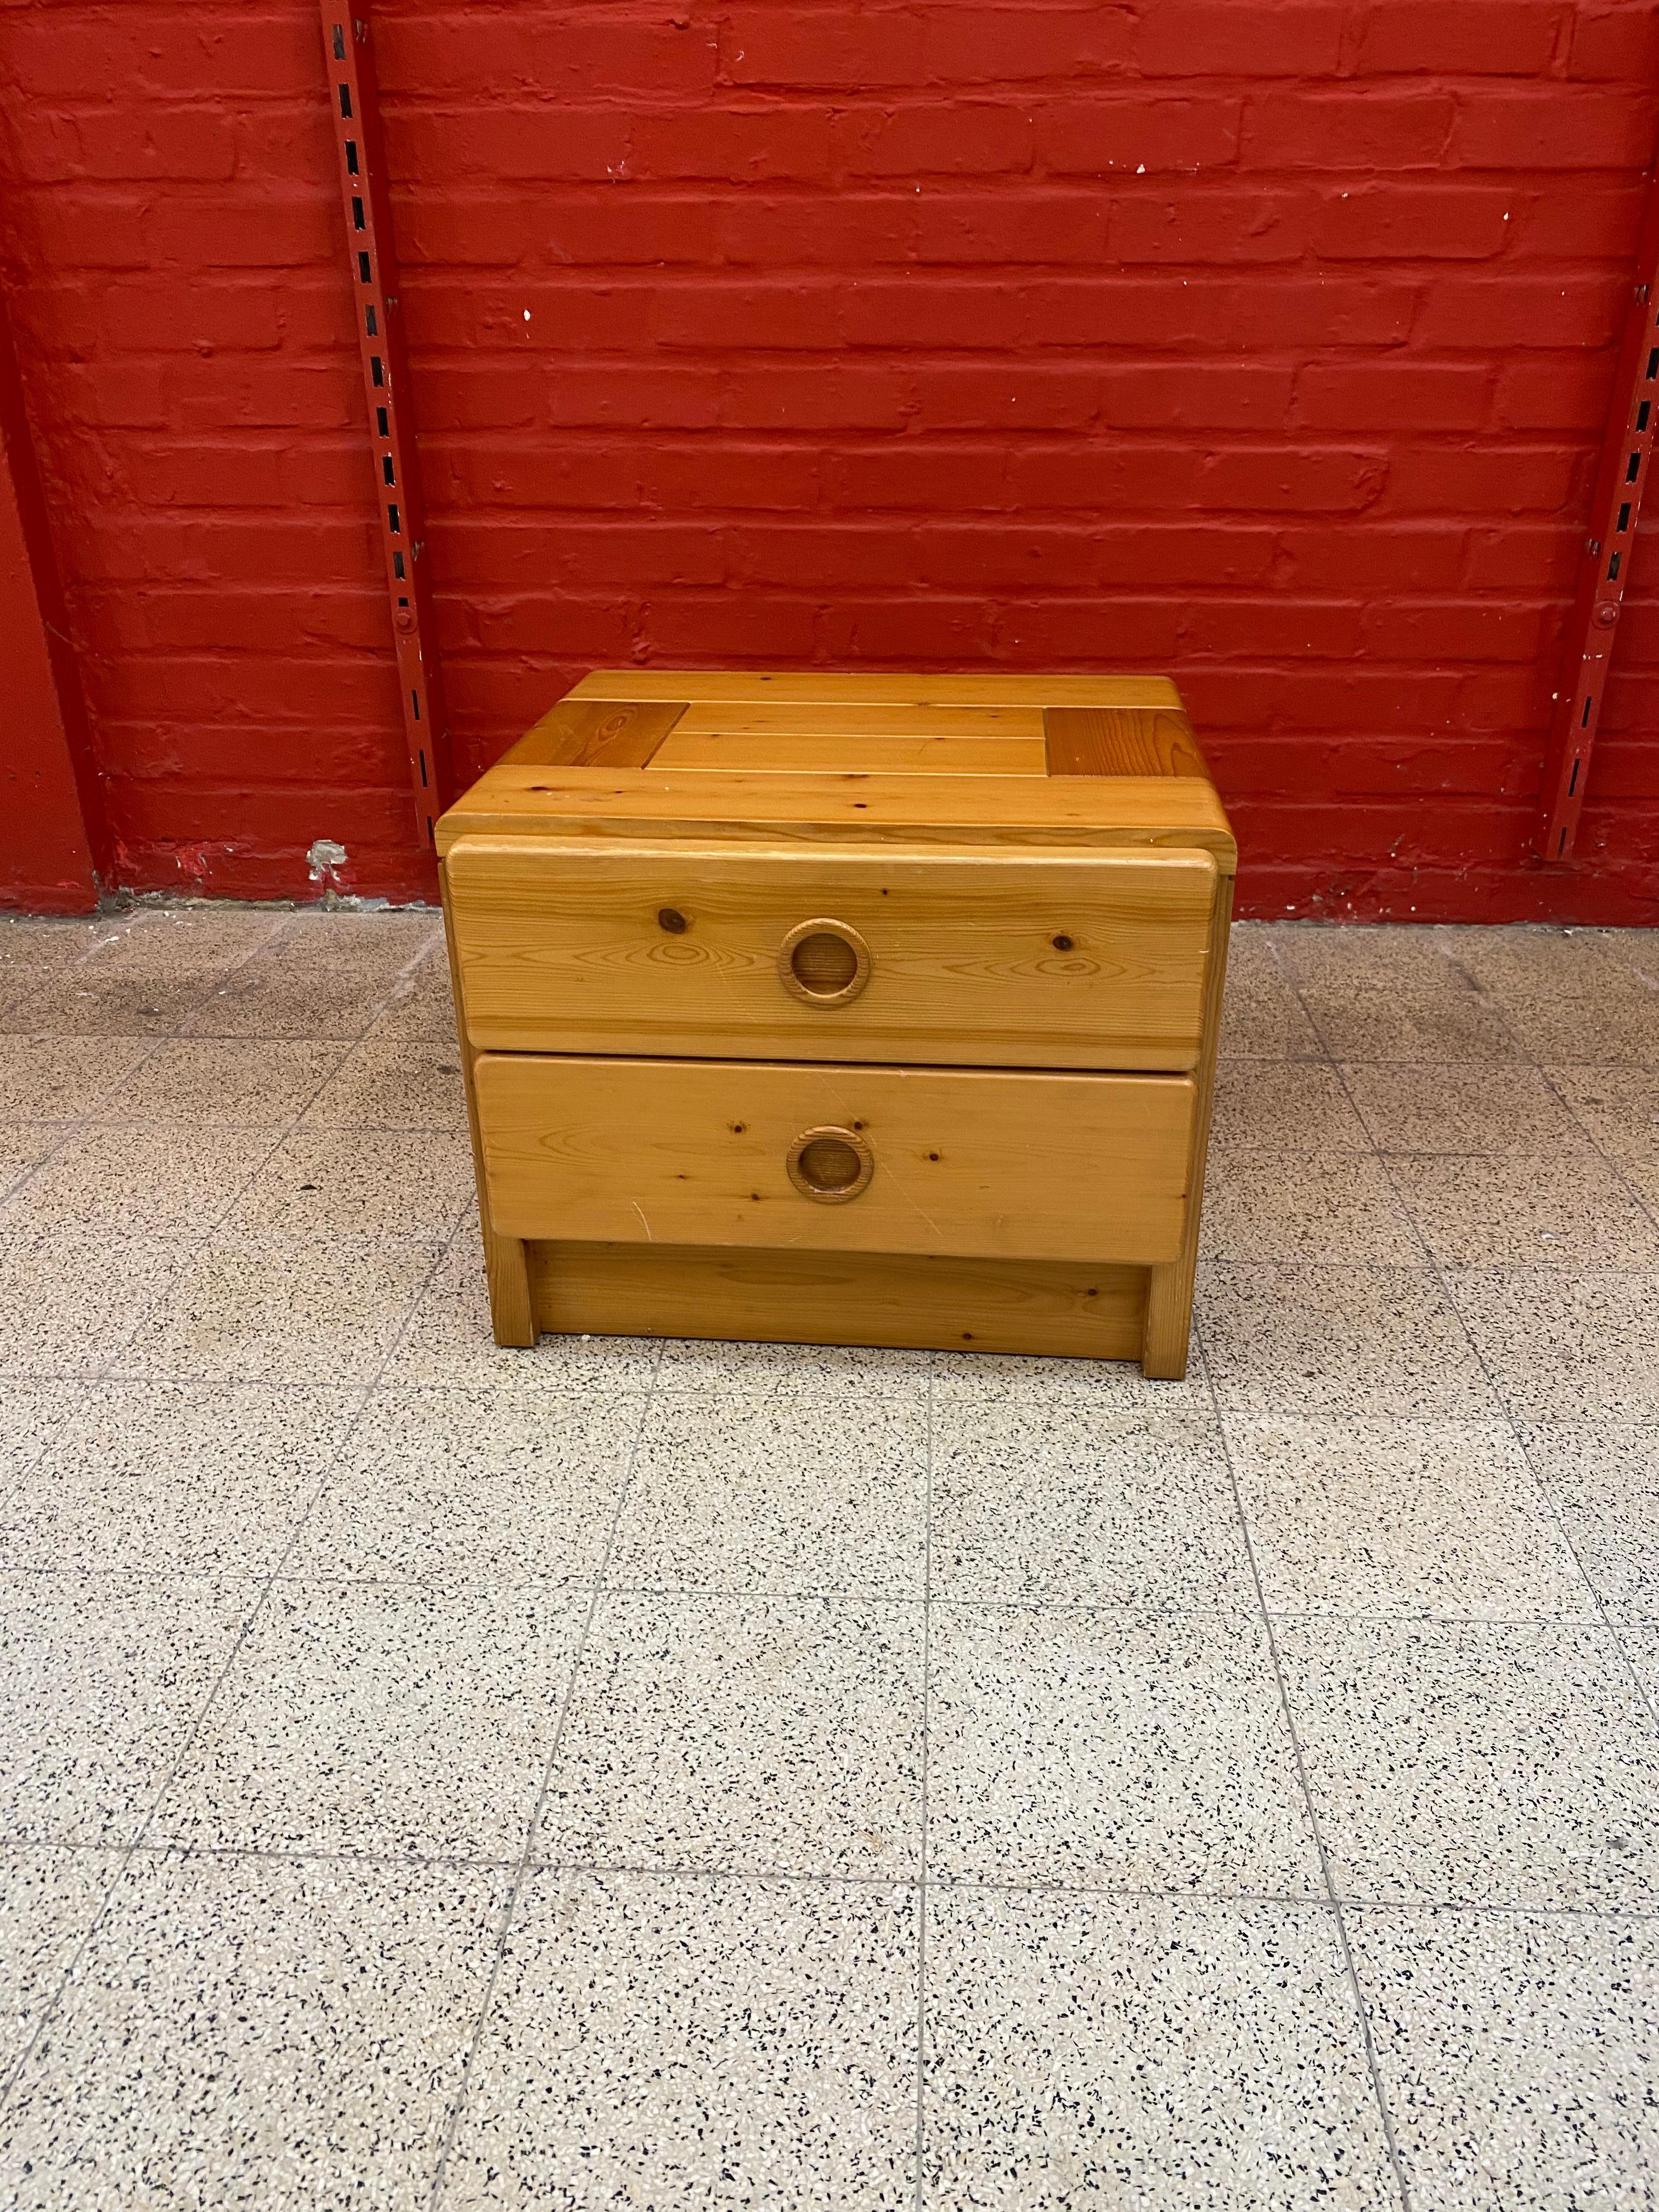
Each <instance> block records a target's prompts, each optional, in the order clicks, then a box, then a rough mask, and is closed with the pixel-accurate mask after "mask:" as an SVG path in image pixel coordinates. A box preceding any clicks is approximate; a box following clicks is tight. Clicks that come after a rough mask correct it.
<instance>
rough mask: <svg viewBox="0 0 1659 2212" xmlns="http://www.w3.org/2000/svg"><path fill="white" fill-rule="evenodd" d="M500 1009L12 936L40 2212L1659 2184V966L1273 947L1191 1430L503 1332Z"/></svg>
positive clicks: (9, 990) (20, 1637)
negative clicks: (478, 1139)
mask: <svg viewBox="0 0 1659 2212" xmlns="http://www.w3.org/2000/svg"><path fill="white" fill-rule="evenodd" d="M449 1024H450V1015H449V1006H448V992H447V971H446V969H445V965H444V963H443V959H442V955H441V942H440V937H439V932H438V929H437V926H436V924H435V921H434V920H433V919H432V918H431V917H429V916H427V915H421V914H384V913H381V914H353V913H339V914H333V915H325V914H317V913H308V914H303V915H287V914H282V913H276V912H268V911H263V910H258V911H256V910H247V909H235V908H223V909H208V908H174V909H158V910H155V911H144V912H141V913H138V914H136V915H127V916H121V917H109V918H106V919H104V920H102V921H96V922H93V923H89V924H81V923H71V924H47V923H13V924H9V925H5V924H0V1312H3V1314H4V1316H5V1320H4V1325H3V1335H0V1455H3V1468H4V1475H3V1480H0V2083H3V2086H4V2105H3V2112H0V2206H3V2207H5V2208H8V2212H9V2208H14V2207H15V2208H19V2212H46V2208H53V2212H100V2208H106V2207H107V2208H110V2212H138V2208H145V2212H148V2209H149V2208H156V2212H160V2208H164V2207H165V2208H170V2209H171V2212H186V2208H188V2212H216V2208H219V2207H229V2206H254V2205H257V2206H258V2207H260V2208H262V2212H264V2208H270V2209H271V2212H289V2208H291V2209H292V2212H301V2208H304V2212H316V2208H321V2207H329V2208H332V2207H334V2206H337V2205H338V2206H345V2205H348V2204H349V2205H355V2206H361V2207H362V2208H363V2212H380V2208H386V2212H415V2209H416V2208H418V2212H428V2208H432V2212H461V2208H464V2207H465V2208H474V2207H478V2208H482V2207H486V2206H488V2207H507V2206H523V2207H528V2206H532V2205H534V2206H537V2207H541V2206H551V2207H558V2206H569V2207H578V2206H580V2207H590V2206H592V2207H598V2206H606V2207H611V2206H620V2205H631V2206H635V2207H650V2208H666V2207H671V2206H684V2207H691V2206H696V2207H706V2206H726V2207H736V2206H757V2207H762V2206H763V2207H769V2208H770V2207H777V2208H782V2212H790V2208H795V2207H813V2208H824V2212H858V2208H863V2207H878V2206H881V2207H887V2206H895V2207H896V2206H921V2207H923V2208H926V2212H969V2208H972V2212H981V2208H984V2212H1002V2208H1011V2209H1012V2208H1020V2209H1021V2212H1039V2208H1042V2212H1060V2208H1072V2207H1079V2206H1082V2205H1085V2204H1094V2203H1100V2204H1104V2205H1109V2206H1113V2207H1120V2208H1124V2212H1127V2208H1131V2207H1133V2208H1134V2212H1165V2208H1169V2212H1188V2208H1190V2209H1191V2212H1200V2208H1201V2212H1216V2208H1237V2212H1244V2208H1249V2212H1276V2208H1279V2207H1298V2208H1299V2207H1304V2206H1305V2207H1310V2208H1311V2207H1316V2206H1317V2207H1321V2208H1324V2207H1330V2206H1340V2207H1342V2208H1345V2212H1363V2208H1370V2207H1376V2206H1383V2207H1388V2206H1394V2207H1401V2208H1405V2207H1410V2208H1413V2212H1516V2208H1522V2212H1527V2209H1528V2208H1532V2207H1539V2208H1549V2212H1638V2208H1644V2212H1650V2208H1651V2207H1652V2206H1653V2205H1654V2204H1655V2203H1656V2201H1659V2199H1656V2183H1655V2179H1654V2177H1655V2175H1656V2173H1659V1710H1656V1699H1659V935H1656V934H1655V933H1645V934H1641V933H1622V934H1615V933H1595V932H1589V931H1585V932H1576V933H1561V932H1550V931H1537V930H1524V929H1514V930H1495V929H1467V930H1429V929H1373V930H1317V929H1311V928H1302V927H1289V926H1286V927H1244V928H1241V929H1240V930H1239V931H1238V932H1237V934H1236V940H1235V954H1234V963H1233V975H1232V982H1231V989H1230V996H1229V1006H1228V1014H1227V1024H1226V1032H1225V1045H1224V1052H1225V1066H1224V1068H1223V1073H1222V1080H1221V1087H1220V1094H1219V1100H1218V1113H1217V1123H1216V1132H1215V1145H1214V1152H1213V1157H1212V1182H1211V1200H1210V1204H1209V1207H1208V1212H1207V1215H1206V1231H1205V1248H1204V1249H1205V1260H1204V1267H1203V1271H1202V1280H1201V1285H1200V1318H1199V1347H1200V1348H1199V1355H1198V1356H1197V1357H1196V1358H1195V1359H1194V1366H1193V1372H1192V1376H1191V1377H1190V1379H1189V1380H1188V1382H1187V1383H1184V1384H1178V1385H1172V1384H1152V1385H1148V1384H1146V1383H1142V1382H1141V1381H1140V1379H1139V1375H1138V1374H1137V1373H1135V1372H1134V1371H1133V1370H1129V1369H1125V1368H1099V1369H1096V1368H1091V1367H1089V1366H1086V1365H1079V1364H1071V1363H1065V1362H1050V1361H1042V1360H1035V1361H1019V1360H1011V1359H984V1360H981V1361H974V1360H971V1359H968V1358H960V1357H956V1356H951V1357H945V1356H941V1357H939V1358H931V1357H929V1356H927V1355H924V1354H882V1353H869V1354H863V1355H857V1354H837V1353H827V1352H794V1351H791V1350H787V1349H783V1350H780V1349H776V1348H772V1347H765V1348H753V1347H750V1348H726V1347H717V1346H700V1345H666V1346H656V1345H652V1344H645V1343H635V1342H629V1343H620V1342H617V1343H607V1342H601V1341H593V1342H568V1343H566V1342H555V1341H553V1340H545V1341H544V1343H543V1344H542V1345H541V1346H540V1347H539V1348H538V1351H537V1352H534V1353H524V1352H497V1351H496V1350H495V1348H494V1346H492V1345H491V1344H490V1343H489V1337H488V1331H487V1324H486V1320H485V1311H484V1303H483V1287H482V1272H481V1268H480V1266H479V1262H478V1258H477V1252H476V1249H475V1245H474V1236H473V1231H472V1228H471V1219H470V1206H471V1186H470V1163H469V1156H468V1152H467V1147H466V1143H465V1132H464V1125H463V1113H462V1105H461V1096H460V1088H459V1071H458V1066H457V1061H456V1057H455V1052H454V1048H453V1037H452V1035H451V1031H450V1025H449Z"/></svg>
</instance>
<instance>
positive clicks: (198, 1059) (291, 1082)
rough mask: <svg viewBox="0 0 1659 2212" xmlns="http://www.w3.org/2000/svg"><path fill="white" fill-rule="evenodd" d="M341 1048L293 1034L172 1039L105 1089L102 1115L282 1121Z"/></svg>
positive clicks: (263, 1124) (258, 1124)
mask: <svg viewBox="0 0 1659 2212" xmlns="http://www.w3.org/2000/svg"><path fill="white" fill-rule="evenodd" d="M344 1049H345V1048H344V1047H343V1045H338V1044H314V1043H311V1042H300V1041H297V1040H294V1039H276V1040H273V1039H268V1038H253V1037H171V1038H169V1039H168V1040H167V1042H165V1043H163V1044H161V1045H158V1046H155V1047H152V1048H150V1051H149V1058H148V1059H147V1060H145V1061H144V1064H143V1066H142V1067H140V1068H139V1069H138V1071H137V1073H136V1074H135V1075H133V1076H132V1077H131V1079H129V1080H128V1081H127V1082H126V1083H125V1084H123V1085H120V1087H119V1088H118V1089H117V1090H114V1091H111V1092H110V1094H109V1096H108V1097H106V1099H105V1100H104V1102H103V1104H102V1107H101V1109H100V1119H101V1120H103V1121H189V1122H192V1123H195V1124H197V1125H202V1124H208V1125H212V1124H220V1125H226V1126H229V1127H236V1128H255V1129H257V1128H270V1127H281V1126H283V1124H285V1123H287V1122H289V1121H293V1120H294V1118H295V1115H297V1114H299V1113H300V1111H301V1109H302V1108H303V1107H304V1106H305V1104H306V1102H307V1100H308V1099H309V1098H311V1097H313V1096H314V1095H315V1093H316V1092H317V1091H319V1089H320V1088H321V1086H322V1085H323V1084H324V1083H325V1081H326V1080H327V1079H328V1076H329V1074H330V1073H331V1070H332V1069H333V1068H334V1067H335V1066H337V1065H338V1062H339V1060H340V1055H341V1054H342V1053H343V1050H344Z"/></svg>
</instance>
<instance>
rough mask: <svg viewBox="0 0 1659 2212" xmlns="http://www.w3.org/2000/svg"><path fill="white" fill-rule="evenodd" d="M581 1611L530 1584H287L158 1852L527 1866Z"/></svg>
mask: <svg viewBox="0 0 1659 2212" xmlns="http://www.w3.org/2000/svg"><path fill="white" fill-rule="evenodd" d="M586 1603H587V1601H586V1599H585V1598H582V1597H580V1596H574V1597H573V1596H567V1595H562V1594H561V1593H559V1592H556V1591H549V1590H543V1589H536V1588H534V1587H522V1588H518V1589H505V1590H495V1589H479V1588H476V1587H475V1588H471V1589H446V1590H435V1589H424V1588H419V1587H416V1586H412V1585H410V1584H409V1583H332V1584H328V1585H322V1586H313V1587H307V1586H305V1585H302V1584H299V1583H287V1582H283V1583H277V1584H276V1585H275V1586H274V1587H273V1588H272V1589H271V1590H270V1595H269V1596H268V1597H267V1599H266V1601H265V1603H264V1607H263V1608H262V1609H261V1611H260V1613H259V1614H258V1618H257V1619H256V1620H255V1621H254V1623H253V1626H252V1627H251V1628H250V1630H249V1632H248V1634H247V1637H246V1640H245V1641H244V1643H243V1644H242V1646H241V1648H240V1650H239V1651H238V1653H237V1654H236V1657H235V1661H234V1664H233V1665H232V1666H231V1668H229V1670H228V1673H227V1674H226V1676H225V1679H224V1680H223V1682H222V1683H221V1684H220V1686H219V1687H218V1690H217V1692H216V1694H215V1697H214V1699H213V1702H212V1704H211V1705H210V1707H209V1709H208V1711H207V1713H206V1715H205V1717H204V1719H203V1722H202V1724H201V1726H200V1728H199V1729H197V1732H196V1734H195V1735H194V1736H193V1737H192V1739H191V1742H190V1744H189V1747H188V1748H187V1749H186V1750H185V1753H184V1756H183V1758H182V1759H181V1760H180V1762H179V1771H178V1773H177V1775H176V1777H175V1778H174V1779H173V1784H172V1786H171V1788H170V1789H169V1790H168V1791H167V1795H166V1796H165V1797H164V1798H163V1800H162V1802H161V1806H160V1807H159V1808H158V1809H157V1812H156V1814H155V1819H154V1821H153V1823H152V1825H151V1827H150V1829H149V1840H151V1841H155V1842H161V1843H167V1844H176V1845H179V1846H181V1847H189V1846H198V1847H205V1848H208V1849H212V1850H284V1851H301V1852H306V1851H313V1852H324V1851H363V1852H378V1853H384V1854H402V1853H408V1854H415V1855H418V1856H426V1857H456V1858H489V1859H511V1858H513V1857H516V1856H517V1855H518V1854H519V1852H520V1851H521V1850H522V1849H523V1847H524V1844H525V1839H526V1833H527V1832H528V1828H529V1824H530V1819H531V1814H532V1810H533V1808H534V1806H535V1802H536V1796H537V1791H538V1788H539V1786H540V1784H541V1779H542V1776H543V1773H544V1771H545V1767H546V1762H547V1755H548V1753H549V1751H550V1748H551V1747H552V1743H553V1738H554V1732H555V1729H556V1723H557V1716H558V1711H559V1707H560V1703H561V1700H562V1696H563V1694H564V1691H565V1688H566V1685H567V1683H568V1679H569V1673H570V1667H571V1662H572V1661H573V1659H574V1654H575V1650H576V1645H577V1639H578V1637H579V1635H580V1626H581V1621H582V1619H583V1617H584V1613H585V1611H586Z"/></svg>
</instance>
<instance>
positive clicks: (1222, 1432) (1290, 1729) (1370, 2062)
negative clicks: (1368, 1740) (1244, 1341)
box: [1194, 1318, 1412, 2212]
mask: <svg viewBox="0 0 1659 2212" xmlns="http://www.w3.org/2000/svg"><path fill="white" fill-rule="evenodd" d="M1194 1328H1197V1322H1196V1318H1195V1319H1194ZM1200 1352H1201V1353H1202V1355H1203V1359H1204V1379H1205V1383H1206V1388H1207V1389H1208V1390H1209V1393H1210V1404H1211V1409H1212V1413H1213V1415H1214V1418H1215V1425H1216V1430H1217V1433H1218V1436H1219V1437H1220V1439H1221V1449H1222V1453H1223V1455H1224V1457H1225V1460H1226V1462H1227V1480H1228V1485H1229V1487H1230V1488H1231V1492H1232V1495H1233V1510H1234V1512H1235V1513H1236V1514H1237V1516H1238V1528H1239V1534H1240V1535H1241V1536H1242V1538H1243V1544H1244V1556H1245V1559H1247V1560H1248V1562H1249V1569H1250V1579H1251V1581H1252V1583H1254V1584H1255V1595H1256V1607H1257V1611H1258V1614H1259V1617H1260V1619H1261V1625H1262V1630H1263V1633H1264V1634H1265V1635H1266V1637H1267V1656H1268V1658H1269V1659H1270V1660H1271V1662H1272V1664H1273V1680H1274V1681H1275V1682H1276V1683H1277V1685H1278V1687H1279V1710H1280V1711H1281V1712H1282V1713H1283V1714H1284V1716H1285V1730H1286V1733H1287V1734H1288V1735H1289V1737H1290V1740H1291V1757H1292V1759H1294V1761H1295V1764H1296V1777H1297V1784H1298V1785H1299V1786H1300V1788H1301V1791H1302V1802H1303V1803H1304V1807H1305V1808H1306V1809H1307V1814H1308V1824H1309V1826H1310V1830H1311V1832H1312V1835H1313V1840H1314V1849H1315V1850H1316V1852H1317V1853H1318V1857H1319V1870H1320V1876H1321V1879H1322V1881H1323V1883H1324V1886H1325V1897H1326V1902H1327V1904H1328V1906H1329V1908H1330V1910H1331V1912H1332V1914H1333V1916H1334V1925H1335V1929H1336V1939H1337V1942H1338V1944H1339V1946H1340V1948H1341V1953H1342V1964H1343V1967H1344V1970H1345V1972H1346V1978H1347V1984H1348V1990H1349V1994H1350V1996H1351V1997H1352V2001H1353V2008H1354V2017H1355V2020H1356V2021H1357V2023H1358V2028H1359V2039H1360V2044H1361V2047H1362V2048H1363V2050H1364V2054H1365V2069H1366V2072H1367V2073H1368V2074H1369V2075H1370V2084H1371V2094H1372V2095H1373V2096H1374V2097H1375V2098H1376V2110H1377V2117H1378V2118H1379V2119H1380V2120H1381V2122H1382V2125H1383V2142H1384V2143H1385V2144H1386V2146H1387V2148H1388V2154H1389V2166H1390V2167H1391V2168H1392V2170H1393V2173H1394V2181H1395V2189H1396V2190H1397V2191H1398V2192H1399V2197H1400V2204H1401V2212H1412V2193H1411V2190H1410V2188H1409V2186H1408V2185H1407V2180H1406V2169H1405V2166H1404V2163H1403V2161H1402V2160H1401V2155H1400V2145H1399V2142H1397V2140H1396V2139H1395V2125H1394V2114H1393V2112H1392V2111H1391V2109H1390V2107H1389V2100H1388V2095H1387V2093H1386V2091H1385V2090H1384V2088H1383V2072H1382V2067H1381V2065H1380V2063H1379V2062H1378V2059H1377V2055H1376V2039H1375V2038H1374V2036H1373V2035H1372V2033H1371V2023H1370V2014H1369V2013H1368V2011H1367V2010H1366V2007H1365V1996H1364V1990H1362V1989H1361V1987H1360V1984H1359V1970H1358V1966H1356V1965H1355V1963H1354V1955H1353V1946H1352V1942H1351V1941H1350V1940H1349V1936H1348V1928H1347V1923H1346V1920H1345V1919H1344V1918H1343V1913H1342V1903H1341V1899H1340V1897H1339V1896H1338V1893H1337V1887H1336V1883H1335V1881H1334V1877H1333V1875H1332V1873H1331V1861H1330V1853H1329V1851H1328V1850H1327V1848H1326V1844H1325V1835H1324V1830H1323V1829H1322V1826H1321V1825H1320V1820H1319V1810H1318V1808H1317V1806H1316V1804H1315V1802H1314V1795H1313V1790H1312V1788H1311V1787H1310V1784H1309V1780H1308V1765H1307V1759H1306V1756H1305V1754H1304V1750H1303V1747H1302V1737H1301V1735H1300V1732H1299V1731H1298V1729H1297V1725H1296V1715H1295V1712H1294V1711H1293V1710H1292V1708H1291V1693H1290V1686H1289V1684H1288V1683H1287V1682H1286V1681H1285V1668H1284V1662H1283V1660H1282V1659H1281V1657H1280V1655H1279V1638H1278V1637H1277V1636H1276V1635H1275V1634H1274V1632H1273V1615H1272V1614H1271V1613H1269V1612H1268V1610H1267V1595H1266V1592H1265V1591H1264V1589H1263V1588H1262V1583H1261V1569H1260V1568H1259V1567H1258V1565H1257V1564H1256V1557H1255V1540H1254V1539H1253V1537H1252V1536H1251V1534H1250V1523H1249V1516H1248V1515H1247V1514H1246V1512H1245V1510H1244V1498H1243V1492H1242V1491H1241V1490H1240V1488H1239V1483H1238V1470H1237V1468H1236V1467H1235V1465H1234V1463H1233V1451H1232V1445H1231V1442H1230V1440H1229V1438H1228V1436H1227V1426H1226V1423H1225V1420H1224V1419H1223V1418H1222V1413H1221V1407H1220V1404H1219V1402H1218V1401H1217V1399H1216V1396H1215V1385H1214V1383H1213V1380H1212V1376H1211V1373H1210V1360H1209V1347H1208V1346H1207V1345H1205V1344H1204V1343H1203V1340H1202V1338H1201V1336H1200Z"/></svg>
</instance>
